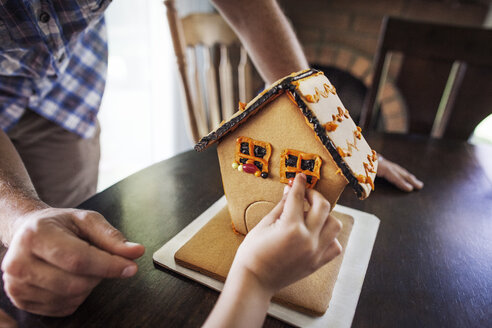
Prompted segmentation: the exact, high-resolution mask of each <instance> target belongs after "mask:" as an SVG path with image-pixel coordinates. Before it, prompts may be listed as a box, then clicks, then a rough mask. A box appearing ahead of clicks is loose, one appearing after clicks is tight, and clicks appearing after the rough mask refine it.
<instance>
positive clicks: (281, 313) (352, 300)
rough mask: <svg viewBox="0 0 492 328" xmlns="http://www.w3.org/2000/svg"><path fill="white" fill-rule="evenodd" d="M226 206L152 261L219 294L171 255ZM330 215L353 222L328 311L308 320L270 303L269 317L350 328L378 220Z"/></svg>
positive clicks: (219, 204)
mask: <svg viewBox="0 0 492 328" xmlns="http://www.w3.org/2000/svg"><path fill="white" fill-rule="evenodd" d="M226 205H227V201H226V199H225V197H224V196H222V197H221V198H220V199H219V200H218V201H216V202H215V203H214V204H213V205H212V206H210V207H209V208H208V209H207V210H206V211H205V212H203V213H202V214H201V215H200V216H199V217H197V218H196V219H195V220H193V222H191V223H190V224H189V225H188V226H187V227H186V228H184V229H183V230H182V231H180V232H179V233H178V234H177V235H176V236H174V237H173V238H172V239H171V240H169V241H168V242H167V243H166V244H164V245H163V246H162V247H161V248H160V249H159V250H158V251H156V252H155V253H154V255H153V259H154V261H155V262H157V263H158V264H159V265H161V266H163V267H166V268H168V269H170V270H173V271H175V272H178V273H180V274H182V275H184V276H186V277H188V278H190V279H192V280H195V281H197V282H199V283H202V284H204V285H206V286H208V287H210V288H212V289H215V290H217V291H221V290H222V288H223V287H224V283H222V282H220V281H218V280H215V279H213V278H210V277H208V276H205V275H203V274H201V273H199V272H196V271H193V270H190V269H187V268H184V267H182V266H179V265H177V264H176V262H175V261H174V254H175V253H176V252H177V251H178V250H179V249H180V248H181V247H182V246H183V245H184V244H185V243H186V242H187V241H188V240H190V239H191V237H193V236H194V235H195V234H196V233H197V232H198V231H199V230H200V229H201V228H202V227H203V226H204V225H205V224H206V223H207V222H208V221H210V219H212V218H213V217H214V216H215V214H216V213H217V212H218V211H220V210H221V209H222V208H224V206H226ZM334 211H336V212H340V213H345V214H348V215H351V216H352V217H353V218H354V225H353V227H352V232H351V233H350V237H349V240H348V243H347V246H346V249H345V255H344V258H343V262H342V265H341V267H340V272H339V274H338V279H337V281H336V283H335V288H334V289H333V294H332V297H331V301H330V306H329V307H328V310H327V311H326V313H325V314H324V315H323V316H321V317H312V316H309V315H306V314H303V313H300V312H297V311H295V310H292V309H289V308H287V307H285V306H282V305H279V304H276V303H273V302H272V303H270V307H269V309H268V314H269V315H271V316H272V317H275V318H277V319H279V320H282V321H285V322H287V323H289V324H292V325H295V326H298V327H309V328H315V327H320V328H321V327H323V328H325V327H340V328H345V327H350V326H351V324H352V320H353V318H354V314H355V309H356V307H357V302H358V301H359V295H360V291H361V289H362V284H363V282H364V277H365V275H366V270H367V265H368V264H369V259H370V258H371V253H372V248H373V246H374V241H375V239H376V234H377V231H378V228H379V219H378V218H377V217H376V216H374V215H372V214H369V213H366V212H361V211H358V210H355V209H352V208H349V207H345V206H342V205H336V206H335V208H334Z"/></svg>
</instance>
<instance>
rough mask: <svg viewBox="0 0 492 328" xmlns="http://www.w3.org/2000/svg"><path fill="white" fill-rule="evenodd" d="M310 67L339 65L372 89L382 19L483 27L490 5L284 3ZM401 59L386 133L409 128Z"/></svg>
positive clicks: (388, 100)
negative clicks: (400, 84)
mask: <svg viewBox="0 0 492 328" xmlns="http://www.w3.org/2000/svg"><path fill="white" fill-rule="evenodd" d="M279 3H280V5H281V6H282V8H283V10H284V12H285V13H286V15H287V17H289V19H290V20H291V22H292V25H293V27H294V29H295V31H296V33H297V35H298V37H299V40H300V41H301V43H302V45H303V47H304V50H305V53H306V56H307V57H308V60H309V62H310V63H311V64H319V65H326V66H335V67H338V68H341V69H344V70H347V71H349V72H350V73H352V75H353V76H355V77H357V78H359V79H360V80H361V81H363V82H364V84H366V86H369V85H370V83H371V81H372V60H373V56H374V53H375V51H376V47H377V41H378V34H379V28H380V25H381V20H382V18H383V17H384V16H385V15H392V16H398V17H404V18H408V19H415V20H424V21H432V22H440V23H449V24H458V25H474V26H481V25H483V22H484V20H485V17H486V14H487V11H488V6H487V5H485V4H483V3H480V1H472V0H468V1H465V0H461V1H458V0H441V1H437V0H435V1H430V0H427V1H423V0H339V1H332V0H305V1H299V0H279ZM401 63H402V58H401V56H399V55H393V57H392V60H391V63H390V67H389V72H388V86H385V89H383V95H382V98H381V102H382V112H383V116H385V118H386V119H385V128H386V130H389V131H394V132H403V131H405V129H406V111H407V110H406V104H405V101H404V98H403V97H402V95H401V94H400V91H399V89H398V88H397V87H396V86H395V83H394V82H395V79H396V77H397V76H398V73H399V71H400V68H401Z"/></svg>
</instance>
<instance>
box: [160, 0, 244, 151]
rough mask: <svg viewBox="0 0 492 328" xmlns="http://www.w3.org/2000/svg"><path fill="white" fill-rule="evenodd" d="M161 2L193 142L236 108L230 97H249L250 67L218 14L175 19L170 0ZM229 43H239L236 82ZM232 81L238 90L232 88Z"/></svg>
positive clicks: (199, 14)
mask: <svg viewBox="0 0 492 328" xmlns="http://www.w3.org/2000/svg"><path fill="white" fill-rule="evenodd" d="M164 4H165V5H166V7H167V18H168V22H169V28H170V31H171V36H172V40H173V47H174V52H175V54H176V59H177V63H178V71H179V76H180V80H181V83H182V86H183V88H182V89H183V91H184V98H185V105H186V109H187V110H186V113H187V118H188V129H189V133H190V135H191V137H192V139H193V141H194V142H197V141H198V140H199V139H200V138H201V136H204V135H206V134H208V133H209V132H210V131H211V130H213V129H214V128H215V127H217V126H218V125H219V124H220V122H221V121H222V120H226V119H227V118H229V117H230V116H231V115H232V114H233V113H234V112H235V111H236V110H237V109H238V102H235V101H234V99H235V98H238V99H239V101H242V102H246V101H249V100H250V99H251V98H252V96H253V92H252V87H251V74H252V66H251V63H250V60H249V59H248V56H247V53H246V50H245V49H244V48H243V47H242V46H240V41H239V39H238V37H237V36H236V34H235V33H234V32H233V31H232V29H231V28H230V27H229V25H228V24H227V23H226V22H225V21H224V20H223V19H222V17H221V16H220V15H219V14H216V13H197V14H190V15H188V16H186V17H182V18H180V17H179V16H178V13H177V11H176V7H175V0H165V1H164ZM233 45H238V46H239V57H240V58H239V63H238V67H237V81H234V75H235V74H234V73H233V68H232V60H231V58H230V52H231V51H230V50H231V47H232V46H233ZM234 85H237V87H238V89H239V90H237V91H235V90H233V86H234ZM237 94H238V96H237ZM235 95H236V96H235Z"/></svg>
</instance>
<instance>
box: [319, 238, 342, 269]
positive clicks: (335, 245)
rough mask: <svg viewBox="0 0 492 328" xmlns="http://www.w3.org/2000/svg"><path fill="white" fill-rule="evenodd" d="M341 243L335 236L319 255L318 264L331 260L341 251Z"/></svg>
mask: <svg viewBox="0 0 492 328" xmlns="http://www.w3.org/2000/svg"><path fill="white" fill-rule="evenodd" d="M342 250H343V249H342V245H340V242H339V241H338V239H336V238H335V240H334V241H333V242H332V243H331V244H330V246H328V248H326V250H325V251H324V253H323V256H322V257H321V263H320V266H322V265H324V264H325V263H327V262H329V261H331V260H333V259H334V258H335V257H337V256H338V255H340V254H341V253H342Z"/></svg>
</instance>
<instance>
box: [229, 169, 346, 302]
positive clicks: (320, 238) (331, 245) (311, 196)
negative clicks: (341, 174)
mask: <svg viewBox="0 0 492 328" xmlns="http://www.w3.org/2000/svg"><path fill="white" fill-rule="evenodd" d="M305 185H306V176H305V175H304V174H298V175H297V176H296V178H295V180H294V184H293V186H292V188H290V190H289V187H286V188H287V190H286V193H285V194H284V197H283V199H282V200H281V201H280V202H279V204H277V206H276V207H275V208H274V209H273V210H272V211H271V212H270V213H269V214H268V215H267V216H265V217H264V218H263V220H261V221H260V223H259V224H258V225H257V226H256V227H255V228H254V229H253V230H251V231H250V232H249V233H248V235H247V236H246V238H245V240H244V241H243V243H242V244H241V246H240V248H239V250H238V252H237V254H236V257H235V262H234V265H235V266H238V267H242V268H243V269H244V270H247V271H248V272H250V273H252V275H253V276H254V277H257V279H258V280H259V282H260V284H261V285H262V286H263V287H264V288H265V289H266V290H267V291H270V292H271V293H275V292H276V291H278V290H279V289H281V288H283V287H285V286H287V285H290V284H291V283H293V282H295V281H297V280H299V279H301V278H304V277H306V276H308V275H309V274H311V273H312V272H314V271H316V270H317V269H318V268H320V267H321V266H323V265H324V264H326V263H327V262H328V261H330V260H332V259H333V258H334V257H336V256H337V255H339V254H340V253H341V251H342V247H341V245H340V243H339V242H338V240H337V239H336V236H337V235H338V232H339V231H340V229H341V228H342V223H341V222H340V221H339V220H338V219H336V218H335V217H334V216H332V215H330V209H331V206H330V203H329V202H328V201H327V200H326V199H325V198H324V197H323V195H321V194H320V193H319V192H317V191H316V190H313V189H308V190H306V187H305ZM305 200H307V202H308V203H309V205H310V206H309V209H308V210H307V212H305V211H304V201H305ZM272 295H273V294H272Z"/></svg>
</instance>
